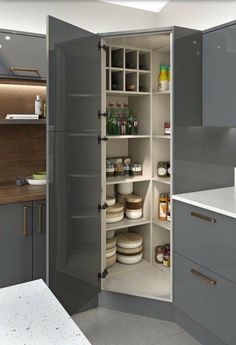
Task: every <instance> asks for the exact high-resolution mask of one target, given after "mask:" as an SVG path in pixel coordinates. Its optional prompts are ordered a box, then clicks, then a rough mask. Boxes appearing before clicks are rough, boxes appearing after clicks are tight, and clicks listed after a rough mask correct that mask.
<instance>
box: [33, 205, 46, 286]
mask: <svg viewBox="0 0 236 345" xmlns="http://www.w3.org/2000/svg"><path fill="white" fill-rule="evenodd" d="M35 279H43V280H44V281H45V282H46V200H39V201H33V280H35Z"/></svg>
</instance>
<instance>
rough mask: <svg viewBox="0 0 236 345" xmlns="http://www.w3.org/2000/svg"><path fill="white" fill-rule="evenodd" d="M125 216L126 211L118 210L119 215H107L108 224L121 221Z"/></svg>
mask: <svg viewBox="0 0 236 345" xmlns="http://www.w3.org/2000/svg"><path fill="white" fill-rule="evenodd" d="M123 218H124V212H118V215H116V216H115V217H114V216H113V217H112V218H110V217H107V218H106V223H107V224H112V223H117V222H120V221H121V220H122V219H123Z"/></svg>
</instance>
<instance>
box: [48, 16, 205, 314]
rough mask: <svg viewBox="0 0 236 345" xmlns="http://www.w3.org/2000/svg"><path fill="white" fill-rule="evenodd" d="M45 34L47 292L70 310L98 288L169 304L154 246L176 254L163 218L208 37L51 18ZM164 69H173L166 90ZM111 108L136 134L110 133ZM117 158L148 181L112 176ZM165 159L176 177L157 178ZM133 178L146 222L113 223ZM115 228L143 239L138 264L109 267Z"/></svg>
mask: <svg viewBox="0 0 236 345" xmlns="http://www.w3.org/2000/svg"><path fill="white" fill-rule="evenodd" d="M48 29H49V35H48V48H49V81H48V101H49V120H48V169H49V183H48V196H49V203H48V204H49V206H48V207H49V208H48V215H49V217H48V228H49V238H48V239H49V241H48V243H49V246H48V249H49V251H48V252H49V269H48V281H49V286H50V288H51V289H52V291H53V292H54V293H55V294H56V296H57V297H58V298H59V300H60V301H61V302H62V304H63V305H64V306H65V308H66V309H67V310H68V311H69V312H70V313H75V312H78V311H79V310H82V309H87V308H89V307H92V306H94V305H96V304H97V300H98V294H99V291H100V289H102V290H105V291H110V292H118V293H122V294H128V295H134V296H139V297H145V298H148V299H155V300H161V301H166V302H172V299H173V289H172V275H173V272H172V266H173V265H172V262H171V267H170V268H169V267H164V266H163V265H161V264H157V263H156V262H155V247H156V246H157V245H163V244H165V243H170V245H171V251H172V249H173V248H172V238H173V234H172V224H173V219H171V222H167V221H160V220H159V219H158V200H159V195H160V193H170V194H172V193H173V189H174V188H175V166H173V155H174V146H173V139H174V127H175V126H176V125H178V126H185V125H189V123H191V121H192V120H193V119H195V118H196V116H195V115H196V113H198V112H199V111H200V108H201V104H199V95H200V90H201V34H200V33H199V32H198V31H194V30H188V29H183V28H167V29H161V30H160V29H157V30H149V31H144V32H128V33H124V32H122V33H115V34H106V35H95V34H92V33H89V32H87V31H85V30H82V29H80V28H77V27H74V26H72V25H70V24H68V23H65V22H62V21H60V20H57V19H55V18H52V17H49V25H48ZM161 64H170V66H171V71H172V72H171V80H172V87H171V89H170V91H167V92H163V93H161V92H159V90H158V75H159V71H160V65H161ZM114 80H115V84H116V85H115V87H114ZM130 84H132V85H133V89H132V91H128V90H127V85H130ZM110 103H113V104H122V105H124V104H128V106H129V108H131V109H132V110H133V111H134V112H135V114H136V117H137V120H138V123H139V127H138V133H137V134H135V135H113V136H111V135H109V133H107V129H106V127H107V124H106V121H107V110H106V109H107V108H108V106H109V104H110ZM164 122H170V123H171V135H170V136H165V135H164ZM111 157H131V158H132V161H133V162H134V163H141V164H142V168H143V173H142V176H134V177H127V176H121V177H109V178H106V159H107V158H111ZM162 161H170V165H171V177H170V178H160V177H158V175H157V164H158V162H162ZM177 173H178V172H177ZM130 181H132V182H133V190H134V193H135V194H139V195H141V196H142V198H143V216H142V218H140V219H136V220H130V219H128V218H126V217H125V218H124V219H123V220H121V221H119V222H116V223H112V224H107V223H106V206H107V205H106V197H107V195H109V196H111V195H114V196H115V195H116V190H117V186H118V185H121V184H127V183H129V182H130ZM111 231H115V234H116V235H117V234H119V233H122V232H127V231H128V232H135V233H137V234H140V235H142V237H143V258H142V260H141V261H140V262H139V263H137V264H135V265H125V264H121V263H119V262H116V263H115V264H114V265H113V266H112V267H110V268H108V269H106V236H107V233H110V232H111Z"/></svg>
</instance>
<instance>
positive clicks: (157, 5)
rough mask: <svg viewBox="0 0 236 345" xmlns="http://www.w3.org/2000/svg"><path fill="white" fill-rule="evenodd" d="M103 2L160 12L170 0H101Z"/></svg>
mask: <svg viewBox="0 0 236 345" xmlns="http://www.w3.org/2000/svg"><path fill="white" fill-rule="evenodd" d="M100 1H102V2H108V3H109V4H114V5H120V6H126V7H132V8H137V9H139V10H144V11H149V12H156V13H158V12H160V11H161V10H162V9H163V7H164V6H165V5H166V4H167V3H168V2H169V0H158V1H133V0H130V1H123V0H120V1H119V0H100Z"/></svg>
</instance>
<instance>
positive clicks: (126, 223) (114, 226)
mask: <svg viewBox="0 0 236 345" xmlns="http://www.w3.org/2000/svg"><path fill="white" fill-rule="evenodd" d="M150 223H151V221H150V220H148V219H147V218H144V217H143V218H140V219H136V220H132V219H128V218H124V219H122V220H121V221H120V222H117V223H113V224H106V231H110V230H118V229H124V228H130V227H133V226H138V225H144V224H150Z"/></svg>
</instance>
